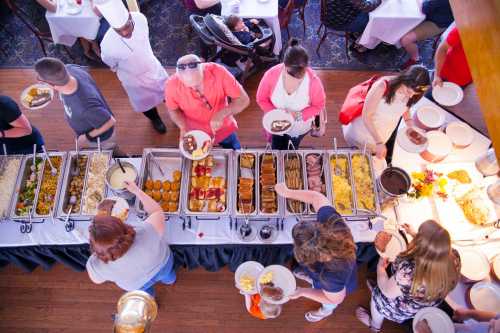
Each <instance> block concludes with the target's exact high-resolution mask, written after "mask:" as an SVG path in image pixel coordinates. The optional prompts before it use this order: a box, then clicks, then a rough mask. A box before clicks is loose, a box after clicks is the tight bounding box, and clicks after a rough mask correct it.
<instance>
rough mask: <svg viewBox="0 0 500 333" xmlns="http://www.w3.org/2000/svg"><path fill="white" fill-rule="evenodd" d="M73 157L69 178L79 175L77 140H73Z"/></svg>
mask: <svg viewBox="0 0 500 333" xmlns="http://www.w3.org/2000/svg"><path fill="white" fill-rule="evenodd" d="M75 151H76V154H75V157H74V159H73V160H72V163H71V176H73V177H74V176H78V175H79V174H80V168H79V167H78V159H79V157H80V152H79V150H78V138H77V139H75Z"/></svg>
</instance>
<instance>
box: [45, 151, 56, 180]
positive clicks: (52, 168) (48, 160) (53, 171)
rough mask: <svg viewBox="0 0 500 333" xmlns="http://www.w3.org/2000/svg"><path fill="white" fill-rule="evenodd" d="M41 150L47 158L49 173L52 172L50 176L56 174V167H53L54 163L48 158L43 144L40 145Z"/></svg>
mask: <svg viewBox="0 0 500 333" xmlns="http://www.w3.org/2000/svg"><path fill="white" fill-rule="evenodd" d="M42 150H43V153H44V154H45V157H46V158H47V162H48V163H49V166H50V173H51V174H52V176H55V175H57V169H56V168H54V165H53V164H52V161H51V160H50V156H49V154H48V153H47V149H45V146H43V145H42Z"/></svg>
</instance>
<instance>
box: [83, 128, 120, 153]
mask: <svg viewBox="0 0 500 333" xmlns="http://www.w3.org/2000/svg"><path fill="white" fill-rule="evenodd" d="M80 145H81V148H83V149H84V148H87V149H97V141H96V142H93V141H89V140H88V139H87V138H85V141H84V142H81V143H80ZM116 147H117V144H116V128H115V129H114V131H113V134H111V136H110V137H109V139H107V140H106V141H101V149H102V150H114V149H115V148H116Z"/></svg>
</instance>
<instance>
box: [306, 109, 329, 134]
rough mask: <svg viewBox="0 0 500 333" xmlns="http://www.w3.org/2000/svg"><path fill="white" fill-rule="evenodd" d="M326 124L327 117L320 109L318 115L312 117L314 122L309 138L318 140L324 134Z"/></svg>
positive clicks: (324, 110)
mask: <svg viewBox="0 0 500 333" xmlns="http://www.w3.org/2000/svg"><path fill="white" fill-rule="evenodd" d="M327 122H328V116H327V112H326V109H322V110H321V112H320V113H319V115H317V116H316V117H314V121H313V123H312V125H311V132H310V133H311V136H312V137H313V138H320V137H322V136H323V135H325V133H326V123H327Z"/></svg>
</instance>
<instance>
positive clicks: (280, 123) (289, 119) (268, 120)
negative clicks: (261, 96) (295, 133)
mask: <svg viewBox="0 0 500 333" xmlns="http://www.w3.org/2000/svg"><path fill="white" fill-rule="evenodd" d="M294 121H295V120H294V119H293V116H292V115H291V114H290V113H288V112H286V111H285V110H281V109H276V110H272V111H269V112H267V113H266V114H265V115H264V117H263V118H262V126H264V129H265V130H266V131H267V132H269V133H271V134H274V135H283V134H286V133H288V132H289V131H290V130H291V129H292V125H293V123H294Z"/></svg>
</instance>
